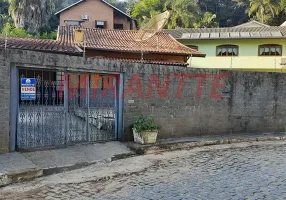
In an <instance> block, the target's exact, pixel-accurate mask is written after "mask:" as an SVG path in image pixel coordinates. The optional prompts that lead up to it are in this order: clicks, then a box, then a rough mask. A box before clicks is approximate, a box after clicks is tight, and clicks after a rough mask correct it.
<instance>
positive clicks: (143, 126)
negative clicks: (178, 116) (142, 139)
mask: <svg viewBox="0 0 286 200" xmlns="http://www.w3.org/2000/svg"><path fill="white" fill-rule="evenodd" d="M132 127H133V128H135V129H136V131H137V133H142V132H144V131H154V130H158V129H160V126H158V125H156V124H155V120H154V117H149V118H147V119H145V118H144V117H140V118H139V119H137V120H136V121H135V123H134V124H133V125H132Z"/></svg>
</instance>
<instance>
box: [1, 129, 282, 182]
mask: <svg viewBox="0 0 286 200" xmlns="http://www.w3.org/2000/svg"><path fill="white" fill-rule="evenodd" d="M281 140H286V133H262V134H248V135H247V134H239V135H216V136H201V137H189V138H174V139H165V140H159V141H158V143H157V144H154V145H140V144H136V143H134V142H126V143H124V144H122V143H120V142H107V143H97V144H83V145H76V146H71V147H68V148H65V149H56V150H47V151H37V152H29V153H10V154H4V155H0V187H2V186H6V185H9V184H12V183H17V182H22V181H27V180H33V179H35V178H38V177H41V176H45V175H51V174H55V173H60V172H64V171H69V170H73V169H78V168H82V167H86V166H89V165H93V164H96V163H106V162H111V161H113V160H116V159H122V158H126V157H130V156H134V155H135V153H136V154H152V153H160V152H164V151H173V150H182V149H191V148H194V147H202V146H209V145H218V144H231V143H239V142H255V141H281ZM134 152H135V153H134Z"/></svg>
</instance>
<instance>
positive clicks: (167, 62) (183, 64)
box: [92, 56, 188, 66]
mask: <svg viewBox="0 0 286 200" xmlns="http://www.w3.org/2000/svg"><path fill="white" fill-rule="evenodd" d="M92 58H97V59H104V60H115V61H121V62H132V63H144V64H158V65H178V66H186V65H188V63H182V62H175V61H164V60H140V59H129V58H111V57H103V56H94V57H92Z"/></svg>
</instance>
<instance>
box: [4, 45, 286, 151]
mask: <svg viewBox="0 0 286 200" xmlns="http://www.w3.org/2000/svg"><path fill="white" fill-rule="evenodd" d="M202 59H203V58H202ZM12 65H16V66H21V67H28V68H46V69H57V70H61V71H74V72H83V71H85V72H91V73H92V72H93V73H96V72H99V71H100V72H107V73H108V72H117V73H123V74H124V87H125V88H124V89H125V98H124V110H123V116H124V133H125V134H124V136H125V137H124V139H125V140H130V139H132V134H131V130H130V128H129V126H130V124H132V123H133V122H134V120H136V118H137V117H139V116H140V115H144V116H150V115H153V116H155V119H156V122H157V123H158V124H159V125H160V126H161V127H162V130H161V133H160V136H159V137H160V138H169V137H187V136H194V135H210V134H221V133H225V134H231V133H249V134H251V133H256V132H274V131H279V132H281V131H285V123H284V121H285V118H286V117H285V115H286V104H285V103H284V102H283V99H285V98H286V90H285V89H284V86H285V84H286V80H285V79H286V78H285V75H284V74H277V73H254V72H235V71H219V70H206V69H205V70H204V69H191V68H185V67H180V66H162V65H148V64H145V65H142V64H139V63H126V62H116V61H109V60H100V59H87V60H84V59H83V58H80V57H71V56H67V55H60V54H47V53H40V52H32V51H22V50H7V51H6V52H5V51H4V50H0V76H1V77H0V90H1V91H0V92H1V95H0V102H1V106H0V138H1V140H0V151H1V152H6V151H8V144H9V142H8V141H9V104H10V75H9V72H10V66H12ZM157 77H158V80H159V81H158V80H157ZM183 78H184V81H183ZM183 82H184V84H182V83H183ZM150 83H151V84H150ZM156 84H157V85H158V86H160V84H161V88H160V87H159V92H157V89H156ZM167 86H168V87H167ZM166 88H167V89H166ZM141 91H142V92H141ZM166 91H167V92H166Z"/></svg>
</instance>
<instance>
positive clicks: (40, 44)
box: [0, 36, 82, 54]
mask: <svg viewBox="0 0 286 200" xmlns="http://www.w3.org/2000/svg"><path fill="white" fill-rule="evenodd" d="M5 40H6V38H5V37H2V36H0V48H1V49H3V48H5ZM7 48H9V49H23V50H32V51H42V52H52V53H63V54H82V50H81V49H80V48H79V47H77V46H76V45H73V44H71V43H62V42H60V41H56V40H40V39H34V38H10V37H8V38H7Z"/></svg>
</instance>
